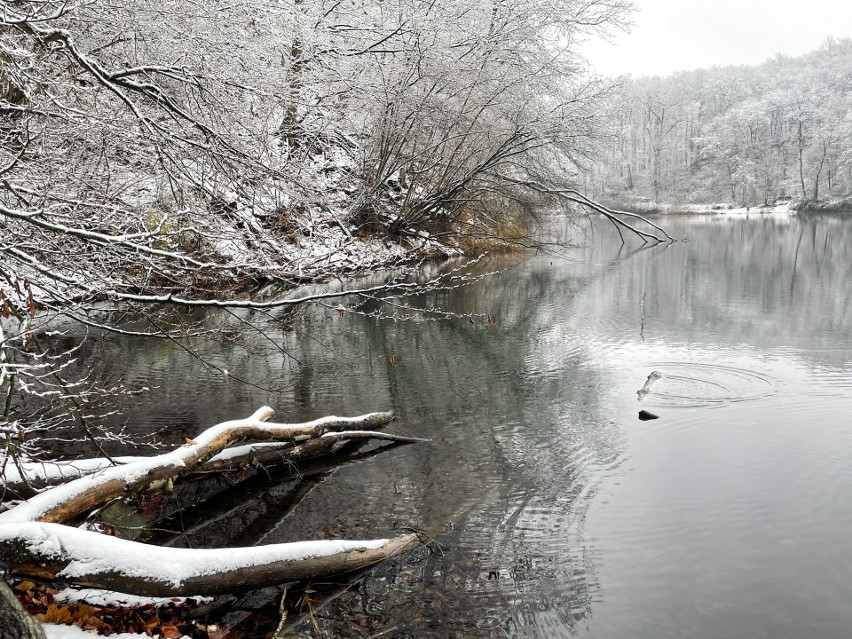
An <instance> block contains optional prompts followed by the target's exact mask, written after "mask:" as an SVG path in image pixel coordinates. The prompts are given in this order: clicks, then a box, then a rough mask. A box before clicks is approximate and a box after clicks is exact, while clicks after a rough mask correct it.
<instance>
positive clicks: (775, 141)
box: [597, 39, 852, 209]
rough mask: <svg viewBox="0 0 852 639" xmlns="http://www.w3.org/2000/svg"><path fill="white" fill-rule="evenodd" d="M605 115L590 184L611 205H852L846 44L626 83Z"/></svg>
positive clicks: (851, 76)
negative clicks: (601, 163) (607, 135)
mask: <svg viewBox="0 0 852 639" xmlns="http://www.w3.org/2000/svg"><path fill="white" fill-rule="evenodd" d="M614 117H615V118H616V120H617V122H618V128H619V133H618V135H617V138H616V142H615V144H613V146H612V148H611V151H610V154H609V157H608V160H607V162H606V166H605V168H604V169H603V170H602V171H601V174H600V177H599V181H598V184H597V189H598V190H599V191H604V190H605V191H607V192H608V194H609V196H610V197H611V198H613V199H615V200H617V201H623V202H625V203H630V204H631V205H633V206H635V207H637V208H640V209H642V208H645V209H648V208H653V207H655V206H661V205H663V203H667V204H671V205H675V206H677V205H682V204H705V205H706V204H730V205H738V206H761V205H772V204H774V203H776V202H782V201H787V200H790V201H792V202H793V204H794V206H798V207H799V208H803V209H806V208H831V207H832V206H834V207H843V206H845V208H850V207H852V205H850V203H849V197H850V194H852V150H850V147H849V144H848V141H849V140H850V139H852V40H849V39H842V40H834V39H828V40H826V41H825V43H824V44H823V45H822V47H820V49H818V50H817V51H814V52H812V53H810V54H808V55H805V56H802V57H799V58H790V57H786V56H781V55H779V56H776V57H775V58H773V59H771V60H768V61H767V62H765V63H764V64H762V65H759V66H751V67H747V66H739V67H722V68H712V69H702V70H698V71H691V72H684V73H677V74H674V75H672V76H669V77H665V78H660V77H642V78H637V79H633V80H630V81H626V82H625V86H624V92H623V94H622V95H621V96H620V98H619V100H618V101H617V104H616V106H615V114H614ZM844 200H846V203H845V205H844Z"/></svg>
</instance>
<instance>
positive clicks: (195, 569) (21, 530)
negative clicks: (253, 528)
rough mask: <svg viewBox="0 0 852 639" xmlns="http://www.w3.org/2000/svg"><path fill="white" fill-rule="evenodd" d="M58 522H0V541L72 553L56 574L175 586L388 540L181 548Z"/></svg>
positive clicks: (47, 552)
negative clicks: (114, 577) (120, 577)
mask: <svg viewBox="0 0 852 639" xmlns="http://www.w3.org/2000/svg"><path fill="white" fill-rule="evenodd" d="M94 535H97V533H93V532H90V531H87V530H81V529H79V528H71V527H69V526H63V525H62V524H50V523H43V522H27V523H15V524H0V542H2V541H12V540H19V541H22V542H23V543H24V544H25V546H26V548H27V550H28V551H29V552H31V553H33V554H35V555H37V556H42V557H45V558H53V559H59V558H71V561H70V562H69V563H68V564H67V565H66V566H65V568H64V569H63V570H62V571H61V572H59V573H58V576H60V577H67V578H70V579H73V578H75V577H82V576H84V575H93V574H99V573H112V574H116V573H117V574H120V575H123V576H126V577H129V578H133V579H139V580H143V581H150V582H154V583H161V584H166V585H169V586H173V587H175V588H180V587H181V586H182V585H183V584H184V583H185V582H186V581H187V580H190V579H193V578H196V577H203V576H206V575H212V574H215V573H220V572H223V571H234V570H239V569H241V568H250V567H254V566H260V565H265V564H269V563H273V562H280V561H294V562H295V561H300V560H304V559H311V558H316V557H325V556H329V555H334V554H337V553H344V552H349V551H352V550H367V549H374V548H379V547H381V546H383V545H384V544H386V543H387V542H388V540H387V539H372V540H365V541H351V540H342V539H334V540H322V541H296V542H292V543H286V544H270V545H266V546H253V547H247V548H227V549H186V548H163V547H160V546H150V545H147V544H141V543H137V542H133V541H127V540H125V539H119V538H117V537H109V536H107V535H99V536H97V537H94Z"/></svg>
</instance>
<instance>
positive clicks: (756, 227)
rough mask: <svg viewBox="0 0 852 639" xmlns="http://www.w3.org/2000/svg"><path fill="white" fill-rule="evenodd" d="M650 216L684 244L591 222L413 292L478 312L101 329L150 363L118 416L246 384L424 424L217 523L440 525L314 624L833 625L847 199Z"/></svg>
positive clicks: (846, 358) (842, 612)
mask: <svg viewBox="0 0 852 639" xmlns="http://www.w3.org/2000/svg"><path fill="white" fill-rule="evenodd" d="M665 223H666V226H667V228H668V229H669V231H670V233H672V235H674V236H675V237H678V238H681V237H685V238H686V239H687V241H682V242H677V243H675V244H673V245H670V246H658V247H653V248H642V249H640V248H638V247H637V246H636V245H635V243H634V245H630V244H628V245H627V246H622V245H621V244H620V243H619V240H618V237H617V235H616V234H615V233H614V232H612V230H611V229H609V228H607V227H606V226H603V225H599V226H598V227H597V228H595V229H590V230H589V232H588V233H587V234H585V235H584V236H583V240H584V242H585V245H584V246H583V247H582V248H579V249H577V250H575V251H572V252H570V253H569V254H568V255H567V256H562V257H553V256H546V255H542V256H538V257H534V258H531V259H528V260H525V261H520V262H518V263H513V264H508V265H504V266H506V270H504V271H503V272H502V273H501V274H499V275H496V276H492V277H489V278H487V279H484V280H482V281H481V282H479V283H477V284H475V285H472V286H470V287H467V288H463V289H457V290H453V291H446V292H442V293H436V294H435V295H434V296H431V297H430V298H429V299H421V300H417V302H416V303H418V304H420V305H423V306H431V305H439V306H441V307H443V308H445V309H448V310H451V311H454V312H457V313H478V314H488V315H492V316H494V317H495V318H496V323H493V324H491V323H488V322H485V321H483V320H482V319H481V318H480V319H478V320H477V321H476V323H471V321H470V320H469V319H468V318H464V317H463V318H454V319H444V320H438V321H406V322H394V321H387V320H385V321H380V320H376V319H373V318H370V317H365V316H361V315H358V314H352V313H346V314H344V315H343V316H342V317H341V316H340V314H339V313H338V312H337V311H336V310H335V309H333V308H316V309H312V310H309V311H304V312H301V313H300V314H298V315H297V316H296V317H295V318H292V317H291V318H289V323H285V322H284V321H283V320H282V318H280V317H275V316H272V317H268V316H264V315H260V314H256V315H252V316H249V317H247V319H248V320H249V321H250V322H252V323H253V324H255V325H257V326H261V327H262V328H263V329H264V331H265V335H264V336H263V337H258V336H256V335H255V336H246V335H242V334H240V333H239V332H238V331H235V332H233V333H229V334H228V337H229V339H225V340H223V339H218V340H215V341H213V340H210V341H205V340H196V341H195V342H193V344H192V346H193V348H194V349H195V350H196V353H197V354H198V355H199V356H200V358H201V359H199V358H196V357H190V356H188V355H187V353H186V352H185V351H184V350H183V349H180V348H178V347H176V346H174V345H173V344H169V343H165V342H144V341H140V340H125V339H122V340H120V341H118V342H110V343H108V344H106V345H104V347H105V349H106V351H107V352H108V354H109V363H110V370H111V371H112V374H113V375H115V376H119V375H120V376H121V377H123V378H124V379H126V380H127V381H129V382H131V383H135V384H144V385H148V386H157V388H155V389H154V390H152V391H151V392H150V393H149V394H148V395H147V396H145V397H144V398H143V399H142V400H138V398H137V399H136V400H134V402H133V403H130V404H128V409H127V411H126V417H127V419H128V420H129V424H130V425H131V427H132V428H136V429H137V430H141V431H146V432H147V431H148V430H151V429H163V428H165V429H166V432H167V435H168V436H171V437H173V438H174V439H175V440H176V441H182V439H180V438H182V437H184V436H192V435H193V434H195V433H196V432H198V431H199V430H201V429H202V428H203V427H205V426H207V425H210V424H213V423H216V422H218V421H222V420H224V419H228V418H233V417H239V416H244V415H247V414H249V413H251V412H252V411H254V410H255V409H256V408H257V407H258V406H260V405H262V404H269V405H271V406H273V407H275V408H276V410H277V411H278V417H279V419H281V420H292V421H301V420H305V419H310V418H313V417H317V416H320V415H325V414H332V413H336V414H357V413H362V412H368V411H371V410H379V409H386V408H393V409H394V410H395V411H397V413H398V415H399V420H398V422H397V423H396V424H395V426H394V428H395V429H397V430H399V431H400V432H407V433H411V434H415V435H419V436H423V437H429V438H431V439H432V442H431V443H429V444H423V445H417V446H407V447H401V448H395V449H393V450H390V451H387V452H386V453H384V454H382V455H379V456H376V457H373V458H371V459H369V460H366V461H363V462H361V463H358V464H352V465H349V466H346V467H343V468H340V469H338V470H337V471H336V472H334V473H333V474H331V475H329V476H327V477H325V478H323V479H322V480H320V481H318V482H316V483H315V484H313V485H311V487H310V490H307V491H304V492H305V494H304V495H300V497H299V499H300V500H301V501H300V502H299V505H298V507H297V508H295V509H294V510H283V511H282V510H277V509H276V505H275V501H276V500H275V499H274V498H272V497H274V496H275V495H276V494H277V493H275V491H274V490H272V491H271V492H270V493H268V494H267V499H266V500H265V501H264V500H263V499H259V500H257V501H256V502H252V504H254V505H251V504H249V505H248V506H246V507H245V509H243V510H238V511H237V512H236V514H233V515H232V517H231V520H230V521H231V524H230V528H228V527H227V526H224V525H223V526H221V527H220V528H219V529H217V530H216V531H215V532H214V533H208V536H209V537H210V540H209V542H210V543H216V542H217V540H218V543H234V541H235V540H237V541H241V543H246V540H247V537H246V535H245V528H247V527H248V528H251V527H252V526H261V524H262V526H263V531H264V532H263V533H262V534H259V535H257V536H255V537H254V538H252V539H251V542H254V541H260V542H262V543H271V542H280V541H288V540H293V539H299V538H317V537H323V536H327V535H329V534H336V535H341V536H346V537H353V538H357V537H362V536H371V537H372V536H388V535H390V534H393V533H394V531H395V530H399V529H402V528H405V527H409V526H410V527H416V528H419V529H424V530H427V531H428V532H429V533H430V534H431V535H432V536H433V537H434V538H435V539H436V540H437V541H438V542H439V543H440V547H441V549H440V551H439V552H436V553H429V552H426V551H425V550H424V551H420V552H417V553H414V554H412V555H410V556H408V557H406V558H404V559H402V560H398V561H394V562H390V563H389V564H387V565H385V566H382V567H381V568H380V569H378V570H376V571H375V572H374V573H372V574H371V575H370V576H368V577H367V578H366V579H365V580H364V581H362V582H361V583H360V584H359V585H358V586H357V587H356V588H354V589H353V591H351V592H350V593H347V594H345V595H343V596H341V597H339V598H338V599H337V600H335V601H334V602H332V603H331V604H330V605H329V606H327V607H326V608H324V609H323V611H322V615H321V616H320V621H321V623H322V624H323V626H324V627H325V628H326V631H327V632H328V633H329V636H352V637H368V636H383V637H503V636H515V637H584V638H585V637H587V638H595V639H620V638H623V637H647V638H649V639H651V638H654V639H659V638H661V637H685V636H689V637H708V638H710V637H714V638H719V637H732V638H733V637H752V638H754V637H772V638H776V639H777V638H784V637H790V638H793V637H796V638H799V637H848V636H849V634H850V632H852V603H850V602H852V541H850V539H852V538H850V535H849V531H850V529H852V308H850V296H852V286H850V283H849V274H850V272H852V248H850V247H852V222H850V221H847V220H844V219H843V218H839V217H830V216H824V217H820V216H815V217H796V216H793V217H768V216H750V217H736V218H734V217H725V216H704V217H692V218H686V217H684V218H671V219H666V220H665ZM211 321H212V322H216V321H221V322H222V323H223V324H224V323H226V322H227V320H226V319H224V318H219V319H216V318H214V319H213V320H211ZM229 325H231V326H232V325H233V322H230V323H229ZM282 350H283V351H286V353H287V356H285V355H283V354H282ZM390 355H393V356H394V363H393V365H389V363H388V356H390ZM205 361H206V362H207V364H205ZM210 364H212V365H210ZM225 368H226V369H227V370H228V372H229V374H228V376H225V375H224V374H223V373H222V369H225ZM652 371H659V372H660V373H661V374H662V377H661V379H659V380H658V381H657V382H656V383H655V384H654V385H653V386H652V392H651V393H650V394H649V395H648V396H647V397H645V398H644V399H643V400H642V401H641V402H640V401H639V399H638V398H637V394H636V391H637V390H638V389H639V388H641V387H642V385H643V383H644V382H645V380H646V378H647V376H648V374H649V373H651V372H652ZM236 379H245V380H249V381H250V382H251V383H252V384H253V385H246V384H241V383H238V382H237V381H235V380H236ZM640 408H644V409H646V410H649V411H651V412H653V413H655V414H657V415H659V416H660V419H658V420H654V421H647V422H642V421H639V420H638V417H637V415H638V411H639V409H640ZM282 490H283V489H282ZM287 490H289V487H287ZM270 495H272V497H269V496H270ZM260 511H262V512H260ZM259 512H260V514H258V513H259ZM232 529H233V530H232ZM226 531H230V532H226ZM249 537H251V535H249ZM195 539H196V541H195V543H196V544H200V543H201V542H202V541H203V540H204V536H203V535H201V536H199V537H197V538H195ZM382 633H384V634H382Z"/></svg>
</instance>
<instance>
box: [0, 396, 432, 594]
mask: <svg viewBox="0 0 852 639" xmlns="http://www.w3.org/2000/svg"><path fill="white" fill-rule="evenodd" d="M272 416H273V411H272V409H271V408H268V407H263V408H260V409H258V410H257V411H256V412H255V413H254V414H253V415H251V416H250V417H248V418H245V419H240V420H233V421H228V422H223V423H221V424H218V425H217V426H213V427H212V428H209V429H207V430H206V431H204V432H203V433H201V434H200V435H199V436H197V437H196V438H195V439H190V440H187V443H186V444H185V445H183V446H181V447H180V448H178V449H177V450H174V451H172V452H169V453H165V454H162V455H158V456H155V457H150V458H120V459H122V461H123V462H124V463H121V464H118V465H115V466H110V467H107V468H100V469H96V470H95V471H94V472H93V473H92V474H90V475H86V476H82V477H78V478H76V479H73V480H71V481H69V482H68V483H67V484H64V485H61V486H57V487H54V488H50V489H48V490H46V491H45V492H43V493H40V494H38V495H36V496H35V497H33V498H31V499H30V500H28V501H25V502H23V503H21V504H19V505H17V506H15V507H14V508H12V509H11V510H8V511H6V512H4V513H0V563H2V564H4V565H6V566H8V567H9V571H10V573H11V574H12V575H14V576H18V577H26V578H29V579H36V580H49V581H60V582H66V583H73V584H77V585H83V586H90V587H96V588H105V589H108V590H116V591H120V592H124V593H128V594H134V595H144V596H166V597H173V596H189V595H208V594H216V593H221V592H228V591H232V590H239V589H242V588H255V587H263V586H267V585H272V584H278V583H282V582H285V581H292V580H298V579H308V578H316V577H321V576H325V575H329V574H333V573H339V572H346V571H350V570H357V569H360V568H364V567H366V566H369V565H371V564H374V563H376V562H378V561H381V560H383V559H386V558H388V557H391V556H394V555H397V554H399V553H402V552H404V551H406V550H409V549H411V548H413V547H415V546H417V545H418V544H419V541H418V538H417V536H416V535H402V536H399V537H395V538H391V539H374V540H361V541H348V540H329V541H300V542H294V543H287V544H272V545H266V546H254V547H246V548H227V549H176V548H163V547H159V546H153V545H148V544H142V543H138V542H135V541H129V540H125V539H120V538H117V537H111V536H107V535H104V534H101V533H100V532H96V531H94V530H86V529H81V528H75V527H72V526H68V525H63V524H64V523H71V522H74V521H76V520H77V519H78V518H79V517H80V516H81V515H83V514H88V513H90V512H91V511H92V510H93V509H96V508H98V507H99V506H101V505H102V504H104V503H106V502H108V501H110V500H113V499H116V498H121V497H125V496H127V495H129V494H133V493H135V492H137V491H142V490H150V489H152V488H161V487H165V486H167V485H169V484H170V483H172V482H174V481H175V480H176V479H180V478H181V477H183V476H185V475H187V474H189V473H192V472H194V471H204V472H213V471H216V470H232V469H234V468H239V467H240V464H245V463H247V462H250V461H256V460H257V459H258V458H262V459H264V460H266V461H267V462H273V461H276V460H277V461H282V460H289V461H292V460H299V459H306V458H310V457H315V456H318V455H324V454H328V453H331V452H333V450H335V448H334V447H335V445H336V444H337V443H339V442H341V441H344V442H345V441H351V440H362V441H363V440H365V439H384V440H390V441H394V442H414V441H424V440H421V439H417V438H413V437H404V436H400V435H393V434H387V433H381V432H376V431H373V430H368V429H371V428H376V427H379V426H382V425H384V424H387V423H388V422H390V421H391V420H392V419H393V413H391V412H379V413H368V414H365V415H361V416H358V417H334V416H330V417H324V418H321V419H316V420H313V421H310V422H305V423H301V424H278V423H272V422H270V421H269V419H271V418H272ZM246 440H261V443H253V444H246V445H241V446H233V444H236V443H238V442H245V441H246ZM93 466H95V464H92V463H84V464H81V465H79V467H78V470H79V471H80V472H84V471H88V470H91V468H92V467H93Z"/></svg>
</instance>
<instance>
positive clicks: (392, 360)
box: [388, 355, 396, 366]
mask: <svg viewBox="0 0 852 639" xmlns="http://www.w3.org/2000/svg"><path fill="white" fill-rule="evenodd" d="M394 364H396V357H395V356H393V355H388V365H390V366H393V365H394Z"/></svg>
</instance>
